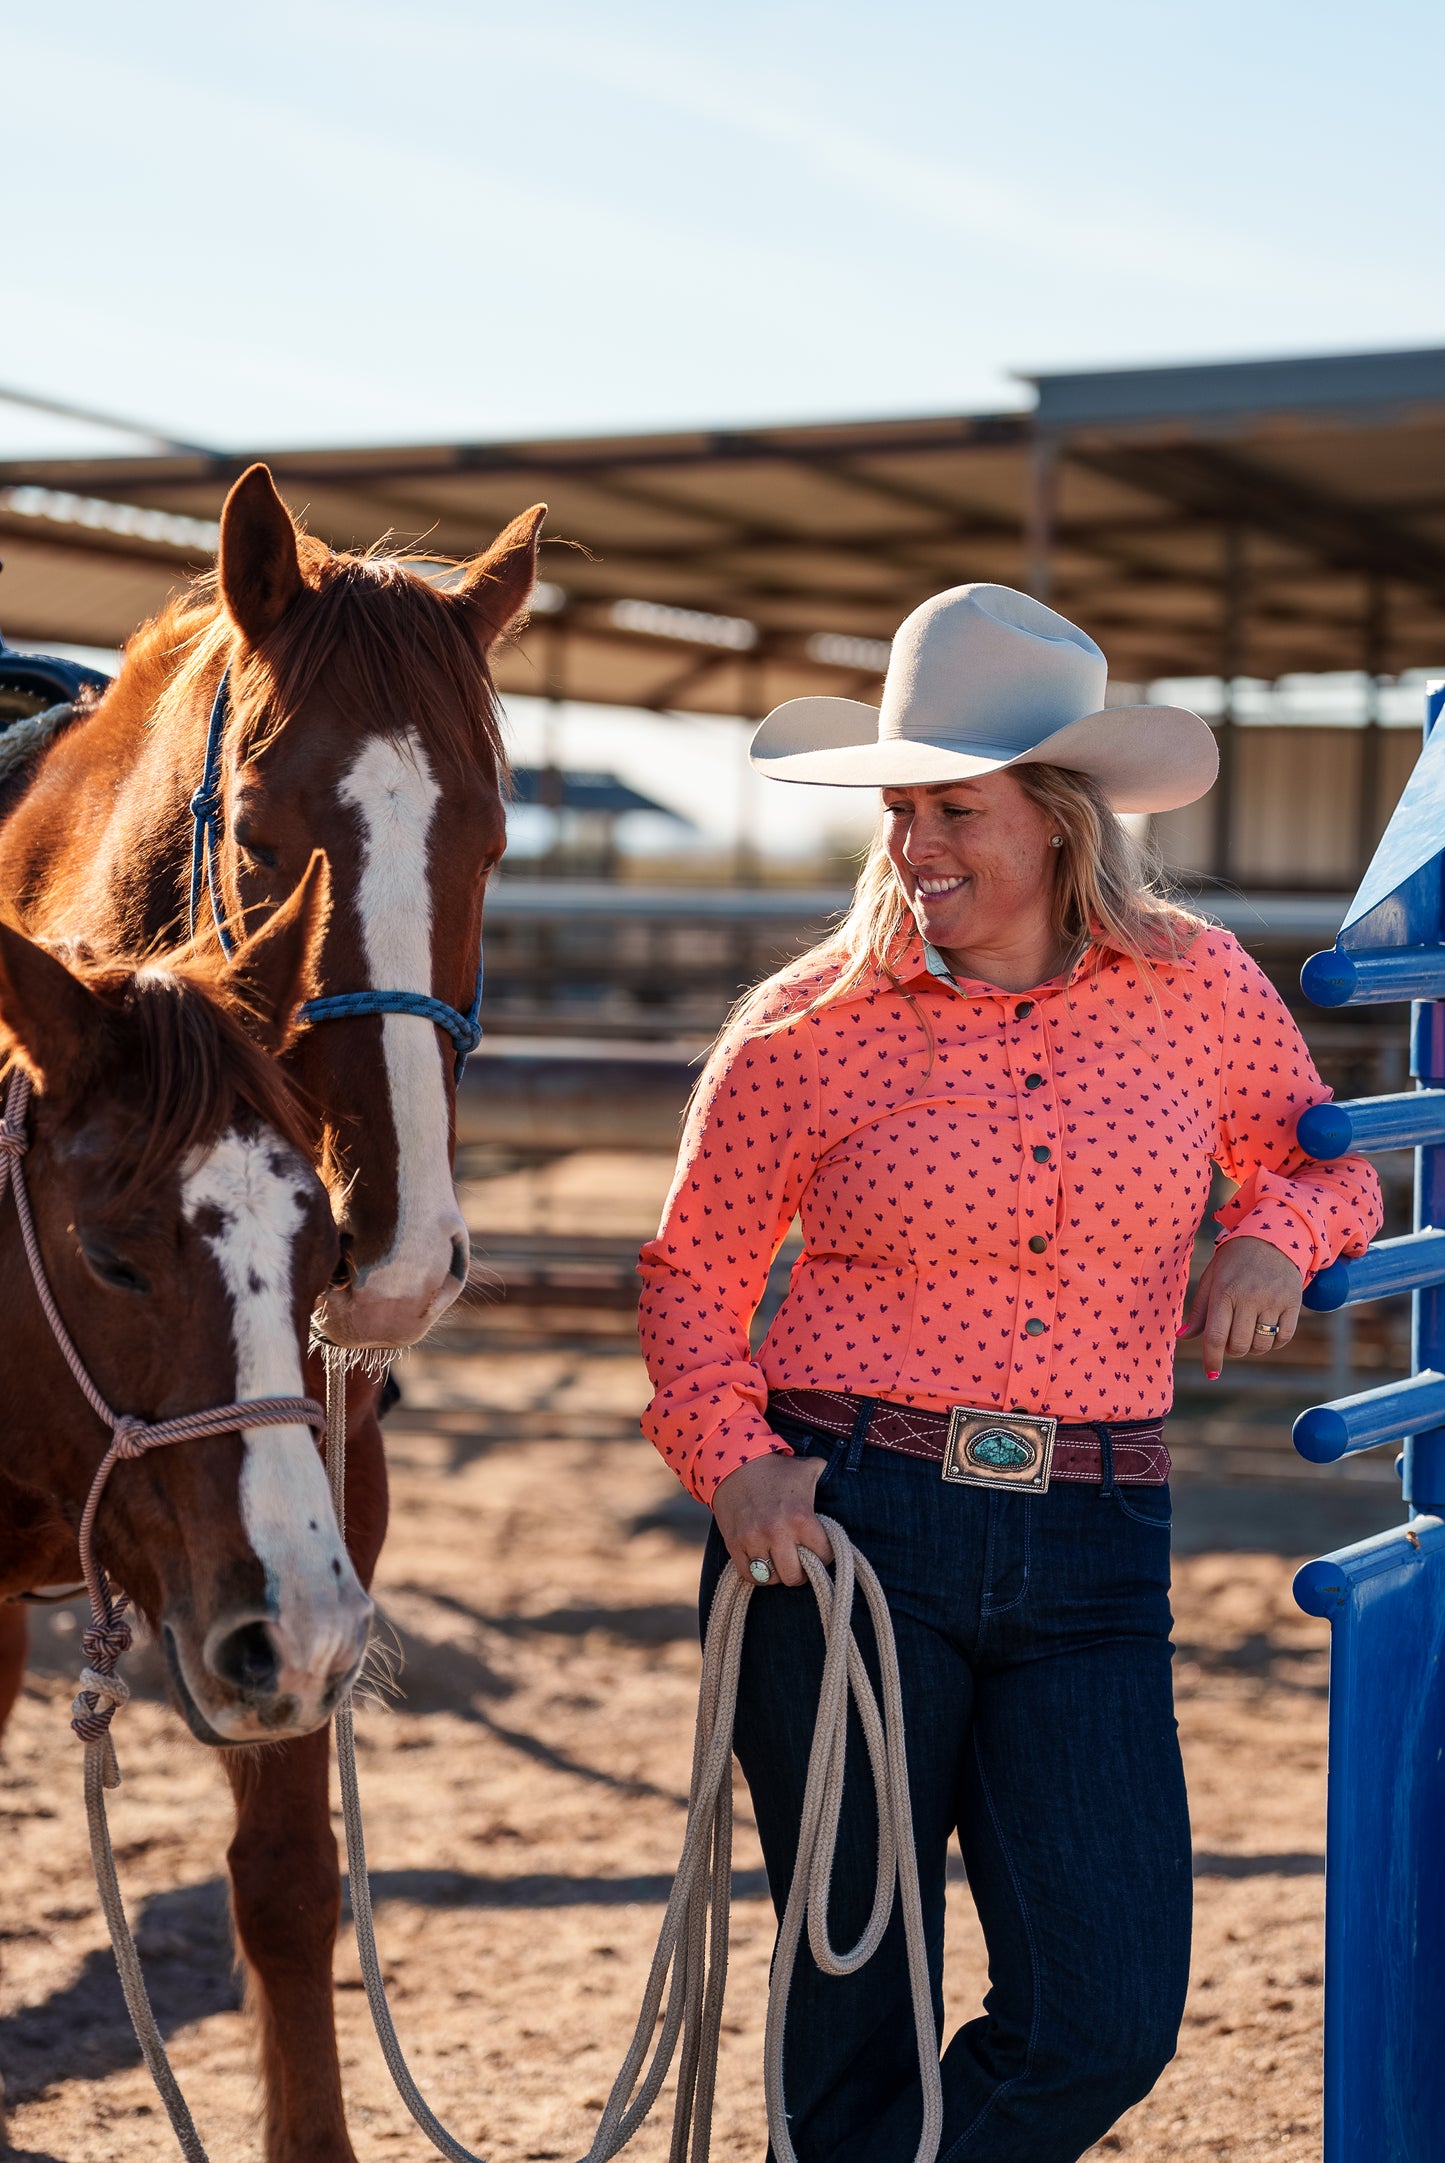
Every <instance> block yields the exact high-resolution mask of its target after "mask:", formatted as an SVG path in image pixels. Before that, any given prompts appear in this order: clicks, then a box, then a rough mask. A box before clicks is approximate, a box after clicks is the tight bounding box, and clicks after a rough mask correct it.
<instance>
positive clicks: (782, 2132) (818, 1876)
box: [323, 1345, 943, 2163]
mask: <svg viewBox="0 0 1445 2163" xmlns="http://www.w3.org/2000/svg"><path fill="white" fill-rule="evenodd" d="M323 1350H324V1356H325V1364H326V1461H327V1468H328V1471H329V1473H330V1477H331V1494H332V1500H333V1502H334V1504H335V1508H336V1519H337V1523H338V1524H340V1525H341V1527H342V1529H343V1532H344V1530H345V1490H346V1354H345V1353H344V1352H343V1351H341V1350H340V1349H338V1348H337V1347H335V1346H332V1345H327V1346H325V1347H324V1348H323ZM821 1522H822V1523H823V1525H824V1526H825V1527H826V1528H827V1533H828V1537H829V1539H830V1541H831V1542H832V1546H833V1565H834V1575H833V1577H832V1578H830V1577H829V1575H828V1572H827V1569H826V1568H825V1567H824V1565H823V1563H822V1562H821V1561H820V1560H819V1558H818V1557H817V1556H816V1555H813V1554H810V1553H808V1552H807V1551H806V1549H805V1550H801V1557H802V1563H803V1568H804V1569H805V1571H806V1572H807V1575H808V1582H809V1583H810V1584H811V1586H812V1588H813V1594H814V1597H815V1598H816V1600H817V1602H818V1613H819V1616H820V1618H821V1620H822V1625H823V1636H824V1641H825V1651H824V1658H823V1679H822V1683H821V1686H820V1689H819V1693H818V1722H817V1726H816V1728H815V1729H814V1731H813V1743H812V1749H811V1751H810V1753H809V1758H808V1779H807V1785H806V1788H805V1790H804V1795H803V1813H802V1823H801V1827H800V1831H799V1837H798V1854H797V1860H796V1862H795V1864H794V1866H793V1882H792V1886H791V1889H790V1891H789V1894H788V1904H787V1907H786V1909H785V1911H784V1914H783V1920H782V1925H781V1927H780V1929H779V1931H778V1942H777V1948H776V1951H775V1953H774V1956H773V1967H772V1976H771V1981H770V1984H769V1990H768V2016H767V2026H766V2030H765V2037H764V2068H763V2086H764V2094H765V2096H766V2101H767V2113H768V2132H769V2135H770V2137H771V2140H772V2144H773V2151H774V2154H775V2156H776V2158H777V2163H797V2159H796V2156H795V2154H794V2151H793V2144H792V2139H791V2137H790V2135H789V2131H788V2114H787V2104H786V2101H785V2098H784V2093H783V2030H784V2023H785V2021H786V2018H787V2006H788V1991H789V1987H790V1985H791V1983H792V1976H793V1964H794V1960H795V1958H796V1955H797V1950H798V1944H799V1940H800V1939H801V1937H802V1933H803V1926H804V1922H805V1921H806V1924H807V1931H808V1944H809V1947H810V1949H811V1951H812V1955H813V1958H814V1960H815V1961H816V1962H817V1964H818V1966H819V1967H820V1968H821V1969H822V1970H823V1972H824V1973H825V1974H826V1975H853V1974H856V1973H857V1971H858V1970H859V1969H860V1968H861V1967H863V1966H864V1965H865V1963H866V1962H867V1961H869V1960H871V1959H872V1957H873V1955H874V1953H876V1952H877V1950H878V1947H879V1945H880V1944H881V1943H882V1940H883V1934H884V1932H885V1930H886V1929H887V1927H888V1923H889V1919H890V1917H891V1915H892V1912H893V1900H894V1894H895V1890H896V1891H897V1892H898V1894H899V1895H900V1897H901V1899H902V1904H903V1931H904V1938H905V1942H906V1945H907V1950H908V1980H909V1985H910V1988H911V1991H912V1996H913V2018H914V2024H915V2028H916V2031H917V2037H918V2068H919V2073H920V2076H921V2079H922V2083H923V2129H922V2133H921V2135H920V2138H919V2142H918V2147H917V2150H916V2152H915V2156H914V2163H934V2158H935V2157H936V2156H937V2154H938V2147H939V2142H940V2140H941V2138H942V2135H943V2084H942V2079H941V2076H940V2073H939V2065H938V2037H937V2030H936V2029H935V2026H934V2018H933V1992H932V1987H931V1984H930V1980H929V1973H928V1950H927V1946H926V1943H925V1941H924V1934H923V1903H922V1900H921V1898H920V1895H919V1889H918V1864H917V1858H916V1857H915V1855H914V1852H913V1820H912V1812H911V1809H910V1805H909V1797H908V1765H907V1759H906V1757H905V1753H904V1738H903V1691H902V1685H901V1683H900V1681H899V1676H898V1652H897V1647H896V1645H895V1643H894V1639H893V1624H892V1620H891V1617H890V1616H889V1612H888V1602H887V1600H886V1599H885V1597H884V1594H883V1588H882V1586H881V1585H880V1584H879V1582H878V1579H877V1576H876V1575H875V1573H874V1571H873V1568H872V1566H871V1565H870V1563H869V1562H868V1560H867V1557H866V1556H864V1555H861V1554H860V1553H859V1552H858V1550H857V1549H856V1548H855V1547H854V1546H853V1544H852V1542H851V1541H850V1539H849V1538H848V1535H847V1533H846V1532H845V1531H844V1530H843V1528H842V1526H841V1525H839V1524H836V1523H835V1522H834V1521H833V1519H832V1518H829V1517H825V1518H823V1519H822V1520H821ZM855 1582H856V1583H857V1584H858V1585H861V1586H862V1589H863V1597H864V1599H865V1601H866V1602H867V1606H868V1611H869V1613H870V1615H871V1616H872V1618H873V1631H874V1636H875V1638H876V1641H877V1646H878V1659H879V1665H880V1668H881V1670H882V1677H883V1709H882V1711H881V1713H880V1711H879V1708H878V1700H877V1698H876V1697H875V1695H874V1692H873V1686H872V1683H871V1682H870V1680H869V1677H868V1672H867V1669H866V1668H865V1666H864V1664H863V1656H862V1654H861V1652H860V1651H859V1649H858V1642H857V1639H856V1638H855V1636H854V1634H853V1627H852V1618H853V1593H854V1586H855ZM752 1594H753V1587H752V1586H751V1585H750V1584H744V1583H743V1581H742V1579H741V1578H740V1577H739V1576H738V1575H737V1573H736V1571H734V1570H731V1569H730V1570H728V1571H727V1572H726V1573H725V1574H724V1576H723V1577H722V1579H721V1581H720V1582H719V1584H718V1589H717V1592H716V1594H715V1595H714V1598H713V1603H712V1610H711V1613H710V1614H709V1616H708V1625H707V1639H706V1643H705V1645H704V1648H703V1661H702V1680H701V1683H700V1685H699V1691H698V1713H697V1733H696V1737H695V1740H694V1743H693V1756H692V1779H691V1783H690V1786H689V1790H688V1803H687V1830H686V1832H685V1834H684V1836H683V1844H682V1854H681V1856H680V1858H679V1860H678V1866H677V1875H676V1877H675V1878H674V1880H673V1887H672V1892H671V1894H670V1896H669V1898H668V1903H667V1910H666V1913H665V1914H664V1916H663V1919H662V1928H661V1930H660V1931H659V1932H658V1938H657V1950H656V1952H655V1953H654V1954H653V1956H652V1967H651V1970H650V1972H649V1974H648V1978H647V1987H646V1989H645V1991H644V1992H643V1999H642V2011H641V2012H640V2014H639V2015H638V2019H637V2026H636V2028H635V2029H634V2031H633V2036H632V2042H631V2044H630V2046H629V2048H628V2052H627V2056H626V2058H625V2059H624V2061H623V2064H622V2070H621V2072H620V2073H619V2074H618V2076H617V2078H616V2080H615V2081H614V2083H613V2086H612V2093H611V2094H610V2095H609V2097H608V2099H607V2104H606V2107H605V2109H604V2110H603V2113H602V2116H601V2118H600V2120H599V2121H598V2126H597V2131H596V2134H595V2135H594V2137H593V2141H592V2145H591V2147H590V2148H589V2149H588V2151H587V2154H586V2157H585V2158H584V2159H583V2163H609V2159H610V2158H611V2157H613V2156H615V2155H617V2154H618V2153H619V2152H620V2150H621V2149H623V2148H625V2147H626V2145H627V2143H628V2142H629V2141H630V2140H631V2139H632V2136H633V2134H634V2133H636V2132H637V2130H638V2128H639V2127H640V2126H641V2125H642V2123H643V2122H644V2120H645V2119H646V2118H647V2116H648V2114H649V2112H650V2111H651V2109H652V2106H653V2104H654V2103H655V2102H656V2100H657V2097H658V2093H659V2091H660V2090H661V2087H662V2084H663V2081H664V2080H665V2079H666V2077H667V2072H668V2068H669V2066H670V2065H671V2063H672V2060H673V2056H674V2053H675V2052H676V2049H677V2044H678V2039H679V2037H681V2040H682V2058H681V2061H680V2065H679V2070H678V2085H677V2099H676V2102H675V2104H674V2107H673V2121H672V2145H671V2150H670V2163H707V2158H708V2152H709V2147H710V2144H711V2138H712V2109H713V2095H714V2090H715V2086H716V2078H717V2057H718V2042H719V2037H720V2033H721V2026H722V2008H723V1992H724V1989H725V1987H726V1983H727V1964H728V1909H729V1902H730V1899H731V1893H732V1740H733V1715H734V1711H735V1709H736V1706H737V1692H738V1671H739V1667H740V1665H741V1661H742V1650H743V1630H744V1627H745V1625H746V1622H747V1610H748V1602H749V1600H750V1599H751V1597H752ZM850 1692H851V1694H852V1696H853V1700H854V1702H855V1703H856V1705H857V1707H858V1713H859V1718H860V1721H861V1724H862V1728H863V1737H864V1741H865V1743H866V1745H867V1750H868V1760H869V1765H870V1767H871V1770H872V1774H873V1783H874V1788H875V1791H876V1793H877V1798H878V1876H877V1884H876V1888H875V1891H874V1896H873V1912H872V1914H871V1916H870V1917H869V1920H868V1924H867V1927H866V1928H865V1930H864V1932H863V1935H862V1936H861V1937H860V1938H859V1940H858V1942H857V1944H856V1945H854V1946H852V1947H851V1948H850V1949H849V1950H848V1951H846V1952H841V1953H840V1952H837V1951H835V1950H834V1947H833V1945H832V1943H831V1941H830V1940H829V1937H828V1891H829V1881H830V1879H831V1877H832V1870H833V1855H834V1850H835V1848H836V1845H837V1838H838V1822H839V1814H840V1812H841V1809H842V1804H843V1768H844V1759H845V1751H846V1744H847V1719H848V1697H849V1693H850ZM335 1721H336V1755H337V1762H338V1765H339V1767H340V1774H341V1808H342V1816H343V1819H344V1821H345V1826H346V1854H347V1867H348V1870H349V1873H350V1881H351V1913H352V1920H353V1922H354V1925H355V1929H356V1946H357V1951H358V1953H359V1955H360V1958H361V1973H362V1978H363V1980H364V1982H365V1985H366V1998H367V2003H368V2005H369V2006H370V2007H371V2017H372V2021H373V2023H374V2025H375V2028H376V2035H377V2040H378V2042H379V2043H380V2045H381V2053H382V2056H383V2057H384V2058H385V2060H386V2064H387V2070H388V2071H389V2072H390V2074H391V2077H392V2080H393V2081H394V2082H395V2084H396V2089H397V2092H398V2094H399V2095H400V2096H401V2099H402V2101H403V2102H404V2103H405V2105H406V2107H407V2109H408V2110H409V2111H410V2112H411V2115H412V2117H413V2118H414V2119H415V2121H416V2123H417V2124H418V2125H419V2126H420V2127H421V2130H422V2132H423V2133H425V2135H426V2137H427V2139H428V2140H429V2141H430V2142H431V2144H432V2146H433V2147H434V2148H436V2149H438V2150H439V2151H440V2153H441V2154H442V2155H444V2156H449V2157H450V2158H451V2163H482V2159H481V2158H480V2157H479V2156H476V2155H474V2154H473V2152H472V2150H471V2149H470V2148H467V2147H464V2146H463V2144H462V2143H461V2142H460V2141H459V2140H457V2139H455V2138H454V2137H453V2135H452V2134H450V2133H449V2132H448V2131H447V2129H446V2127H445V2126H444V2125H443V2124H442V2123H441V2121H440V2120H439V2119H438V2118H437V2116H436V2115H435V2113H434V2112H433V2110H432V2109H431V2107H430V2105H429V2104H428V2103H427V2101H426V2098H425V2097H424V2096H423V2094H422V2092H421V2090H420V2089H419V2088H418V2087H417V2084H416V2082H415V2080H414V2079H413V2078H412V2075H411V2071H410V2068H409V2067H408V2065H407V2062H406V2058H405V2056H404V2055H403V2052H402V2048H401V2044H400V2042H399V2041H398V2039H397V2033H396V2026H395V2023H394V2022H393V2020H392V2017H391V2009H390V2007H389V2006H388V2004H387V2001H386V1985H385V1983H384V1982H383V1980H382V1974H381V1963H380V1960H379V1959H378V1957H377V1951H376V1927H375V1920H374V1918H373V1915H372V1908H371V1887H370V1883H369V1881H368V1878H367V1871H366V1837H365V1829H364V1827H363V1825H362V1818H361V1796H360V1792H359V1788H358V1784H357V1777H356V1745H355V1737H354V1734H353V1729H352V1715H351V1704H350V1700H349V1699H348V1700H347V1702H346V1703H345V1704H343V1705H341V1706H339V1707H338V1709H337V1712H336V1715H335ZM669 1972H670V1973H671V1978H672V1980H671V1985H670V1987H668V1975H669ZM664 1989H666V1990H667V2008H666V2011H665V2013H664V2014H663V2018H662V2032H661V2034H660V2035H659V2036H658V2037H657V2044H656V2048H655V2050H654V2051H653V2055H652V2062H651V2064H650V2065H648V2066H647V2067H646V2070H645V2071H644V2070H643V2067H644V2061H645V2060H646V2057H647V2051H648V2044H649V2042H650V2041H651V2039H652V2036H653V2034H654V2031H655V2030H656V2028H657V2021H658V2013H659V2010H660V2009H661V2007H662V2000H663V1992H664Z"/></svg>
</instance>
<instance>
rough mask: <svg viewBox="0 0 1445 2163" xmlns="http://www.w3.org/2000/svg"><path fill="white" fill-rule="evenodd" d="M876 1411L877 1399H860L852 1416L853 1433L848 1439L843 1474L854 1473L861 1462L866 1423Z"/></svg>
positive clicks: (865, 1439) (866, 1431) (865, 1438)
mask: <svg viewBox="0 0 1445 2163" xmlns="http://www.w3.org/2000/svg"><path fill="white" fill-rule="evenodd" d="M876 1409H877V1399H876V1398H874V1397H860V1398H859V1399H858V1410H857V1412H856V1413H855V1414H854V1416H853V1432H852V1434H850V1435H849V1437H848V1455H847V1457H846V1458H845V1459H844V1461H843V1469H844V1471H845V1472H856V1471H857V1470H858V1467H859V1466H860V1465H861V1464H862V1462H863V1444H864V1443H865V1442H866V1441H867V1439H868V1422H869V1421H870V1420H871V1419H872V1417H873V1414H874V1412H875V1411H876Z"/></svg>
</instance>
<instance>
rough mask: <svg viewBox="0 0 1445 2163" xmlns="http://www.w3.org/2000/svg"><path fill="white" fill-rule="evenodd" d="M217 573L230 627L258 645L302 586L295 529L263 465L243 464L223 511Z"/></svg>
mask: <svg viewBox="0 0 1445 2163" xmlns="http://www.w3.org/2000/svg"><path fill="white" fill-rule="evenodd" d="M220 572H221V597H222V599H223V600H224V602H225V604H226V611H227V613H228V615H229V616H230V618H231V621H232V623H234V624H235V626H236V629H237V630H238V631H241V632H243V633H244V634H245V636H246V637H247V638H248V639H249V640H250V642H251V644H252V645H253V646H259V645H260V644H261V641H262V640H263V639H264V638H265V637H266V636H267V635H268V633H269V632H272V631H274V630H275V628H276V626H277V624H278V623H279V622H280V621H281V618H282V617H283V616H284V615H285V613H286V611H287V609H288V608H289V607H290V606H291V603H292V602H293V601H294V600H295V599H296V596H297V595H298V594H299V593H300V591H301V587H302V583H303V581H302V577H301V565H300V562H299V560H298V557H297V552H296V528H295V526H294V525H293V523H292V520H291V513H290V512H289V511H288V510H287V508H286V506H285V504H284V503H283V502H282V501H281V498H280V497H279V496H278V495H277V493H276V485H275V483H274V481H273V480H272V479H271V475H270V471H269V469H268V468H267V467H265V466H248V467H247V469H246V471H245V472H244V473H243V474H242V475H241V478H240V480H239V481H237V483H236V485H235V487H234V488H233V489H232V490H231V493H230V494H229V496H227V498H226V501H225V504H224V505H223V507H222V510H221V560H220Z"/></svg>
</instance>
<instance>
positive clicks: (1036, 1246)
mask: <svg viewBox="0 0 1445 2163" xmlns="http://www.w3.org/2000/svg"><path fill="white" fill-rule="evenodd" d="M1048 1249H1049V1243H1048V1241H1047V1240H1046V1239H1045V1237H1044V1235H1043V1233H1042V1232H1035V1233H1034V1236H1033V1238H1032V1239H1031V1240H1030V1241H1029V1253H1030V1254H1047V1252H1048Z"/></svg>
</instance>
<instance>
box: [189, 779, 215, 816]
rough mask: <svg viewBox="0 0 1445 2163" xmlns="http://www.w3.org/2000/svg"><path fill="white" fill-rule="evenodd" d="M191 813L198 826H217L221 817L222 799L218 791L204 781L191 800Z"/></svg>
mask: <svg viewBox="0 0 1445 2163" xmlns="http://www.w3.org/2000/svg"><path fill="white" fill-rule="evenodd" d="M190 812H191V817H192V818H193V819H194V820H195V822H196V824H197V826H215V825H216V824H217V823H218V822H219V820H220V816H221V799H220V797H219V795H218V794H217V792H216V790H215V789H214V788H211V787H209V786H208V785H207V783H206V782H204V781H203V782H202V783H201V785H200V787H199V788H198V789H197V790H196V792H195V794H194V795H193V796H192V798H191V802H190Z"/></svg>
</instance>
